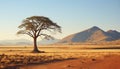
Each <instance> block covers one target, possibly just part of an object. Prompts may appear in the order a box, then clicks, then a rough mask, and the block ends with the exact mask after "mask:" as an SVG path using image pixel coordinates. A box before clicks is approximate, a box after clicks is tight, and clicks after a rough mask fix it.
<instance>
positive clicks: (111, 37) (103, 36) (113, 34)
mask: <svg viewBox="0 0 120 69" xmlns="http://www.w3.org/2000/svg"><path fill="white" fill-rule="evenodd" d="M119 39H120V32H118V31H115V30H109V31H107V32H105V31H104V30H102V29H100V28H99V27H97V26H94V27H92V28H89V29H87V30H84V31H82V32H78V33H75V34H72V35H69V36H67V37H65V38H63V39H62V40H60V41H59V43H71V42H85V43H86V42H87V43H88V42H106V41H115V40H119Z"/></svg>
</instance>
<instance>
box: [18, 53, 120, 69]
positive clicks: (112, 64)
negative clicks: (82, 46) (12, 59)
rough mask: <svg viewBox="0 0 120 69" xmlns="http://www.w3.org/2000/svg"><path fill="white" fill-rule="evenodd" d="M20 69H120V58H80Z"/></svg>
mask: <svg viewBox="0 0 120 69" xmlns="http://www.w3.org/2000/svg"><path fill="white" fill-rule="evenodd" d="M20 69H120V56H116V55H111V56H106V57H104V58H102V59H101V58H89V59H88V58H79V59H72V60H65V61H59V62H52V63H47V64H41V65H28V66H23V67H20Z"/></svg>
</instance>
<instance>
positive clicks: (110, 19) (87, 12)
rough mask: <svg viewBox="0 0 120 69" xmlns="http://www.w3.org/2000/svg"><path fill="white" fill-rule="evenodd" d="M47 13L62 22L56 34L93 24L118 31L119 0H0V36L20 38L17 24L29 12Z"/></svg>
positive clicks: (119, 19) (59, 35)
mask: <svg viewBox="0 0 120 69" xmlns="http://www.w3.org/2000/svg"><path fill="white" fill-rule="evenodd" d="M34 15H37V16H47V17H49V18H50V19H51V20H53V21H54V22H57V24H58V25H60V26H62V30H63V33H62V34H56V35H55V37H56V38H63V37H64V36H67V35H69V34H73V33H76V32H80V31H82V30H85V29H87V28H90V27H92V26H98V27H100V28H102V29H103V30H105V31H107V30H109V29H115V30H117V31H120V0H0V40H6V39H21V38H23V39H24V38H25V37H24V36H22V35H20V36H17V35H16V32H17V30H18V28H17V27H18V25H20V24H21V21H22V20H23V19H25V18H26V17H29V16H34Z"/></svg>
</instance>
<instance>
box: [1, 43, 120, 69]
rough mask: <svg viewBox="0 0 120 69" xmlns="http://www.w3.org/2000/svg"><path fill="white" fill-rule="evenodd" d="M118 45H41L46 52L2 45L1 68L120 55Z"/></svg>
mask: <svg viewBox="0 0 120 69" xmlns="http://www.w3.org/2000/svg"><path fill="white" fill-rule="evenodd" d="M119 48H120V46H119V45H116V46H113V45H107V46H106V45H104V46H103V45H48V46H39V50H41V51H45V53H31V51H32V49H33V47H32V46H0V68H1V69H2V68H3V69H4V68H6V67H12V66H21V65H29V64H43V63H47V62H54V61H61V60H67V59H73V58H81V57H85V58H99V59H102V58H104V57H105V56H110V55H120V49H119Z"/></svg>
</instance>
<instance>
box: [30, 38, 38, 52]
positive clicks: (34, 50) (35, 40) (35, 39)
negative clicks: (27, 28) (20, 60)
mask: <svg viewBox="0 0 120 69" xmlns="http://www.w3.org/2000/svg"><path fill="white" fill-rule="evenodd" d="M33 39H34V49H33V51H32V52H34V53H38V52H40V51H39V50H38V47H37V38H36V37H34V38H33Z"/></svg>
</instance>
